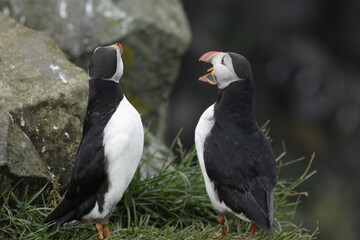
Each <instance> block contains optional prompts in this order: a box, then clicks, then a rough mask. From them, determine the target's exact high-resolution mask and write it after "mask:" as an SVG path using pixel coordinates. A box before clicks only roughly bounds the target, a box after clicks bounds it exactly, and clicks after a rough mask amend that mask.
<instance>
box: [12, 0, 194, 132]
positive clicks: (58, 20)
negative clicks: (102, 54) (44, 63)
mask: <svg viewBox="0 0 360 240" xmlns="http://www.w3.org/2000/svg"><path fill="white" fill-rule="evenodd" d="M9 2H10V5H11V15H12V16H13V17H14V18H15V19H17V20H18V21H19V22H20V23H22V24H24V25H25V26H28V27H30V28H33V29H36V30H39V31H44V32H46V33H48V34H49V35H50V36H52V37H53V38H54V39H55V41H56V42H57V43H58V44H59V46H60V47H61V49H62V50H63V51H64V52H65V53H66V54H68V56H69V57H70V59H71V60H72V61H73V62H75V63H76V64H77V65H78V66H81V67H82V68H84V69H86V68H87V65H88V59H90V55H91V53H92V51H93V49H94V48H95V47H97V46H99V45H104V44H110V43H113V42H116V41H120V42H121V43H123V45H124V47H125V52H124V55H123V57H124V59H125V71H126V72H127V74H126V75H125V76H124V77H125V79H124V84H123V88H124V90H126V92H127V93H128V95H129V98H130V100H132V102H133V103H134V105H135V106H136V107H137V109H139V110H140V112H141V113H142V115H143V116H144V117H145V122H146V123H149V122H151V123H152V129H153V130H156V135H157V136H160V137H163V136H164V132H165V129H166V120H167V107H168V98H169V95H170V93H171V90H172V86H173V83H174V81H175V79H176V76H177V73H178V70H179V66H180V57H181V55H182V54H183V53H184V51H185V50H186V48H187V46H188V45H189V42H190V38H191V34H190V30H189V25H188V22H187V19H186V16H185V13H184V11H183V8H182V5H181V2H180V0H122V1H113V0H101V1H95V0H78V1H71V0H60V1H48V0H42V1H41V0H38V1H20V0H9Z"/></svg>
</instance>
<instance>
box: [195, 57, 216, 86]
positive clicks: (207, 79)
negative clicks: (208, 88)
mask: <svg viewBox="0 0 360 240" xmlns="http://www.w3.org/2000/svg"><path fill="white" fill-rule="evenodd" d="M218 53H220V52H217V51H211V52H207V53H205V54H204V55H202V56H201V57H200V58H199V61H202V62H207V63H212V60H213V59H214V57H215V56H216V55H217V54H218ZM207 72H210V73H208V74H206V75H204V76H202V77H199V81H202V82H206V83H209V84H211V85H216V84H217V83H216V77H215V72H214V67H211V68H209V69H208V70H207Z"/></svg>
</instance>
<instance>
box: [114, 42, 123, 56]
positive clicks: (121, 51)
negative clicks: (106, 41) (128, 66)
mask: <svg viewBox="0 0 360 240" xmlns="http://www.w3.org/2000/svg"><path fill="white" fill-rule="evenodd" d="M113 46H115V47H118V48H119V49H120V54H122V53H123V51H124V49H123V47H122V46H121V44H120V43H114V44H113Z"/></svg>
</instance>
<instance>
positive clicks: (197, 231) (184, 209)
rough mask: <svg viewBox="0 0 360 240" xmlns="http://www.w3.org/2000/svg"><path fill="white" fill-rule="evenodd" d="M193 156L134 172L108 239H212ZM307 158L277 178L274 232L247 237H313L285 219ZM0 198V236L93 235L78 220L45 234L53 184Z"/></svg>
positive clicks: (240, 230) (210, 215) (240, 231)
mask: <svg viewBox="0 0 360 240" xmlns="http://www.w3.org/2000/svg"><path fill="white" fill-rule="evenodd" d="M174 144H175V141H174ZM174 144H173V145H174ZM172 147H173V146H172ZM195 155H196V154H195V151H191V152H190V153H187V154H185V156H184V157H183V159H182V162H181V164H179V165H176V166H175V168H172V166H173V165H168V167H166V166H164V168H163V170H162V171H161V172H160V173H159V174H158V176H155V177H152V178H146V179H140V173H139V171H137V173H136V175H135V177H134V180H133V182H132V183H131V185H130V186H129V188H128V190H127V191H126V192H125V194H124V196H123V199H122V200H121V202H120V203H119V204H118V207H117V210H116V211H115V213H114V215H113V216H112V218H111V219H110V230H111V232H112V236H113V237H111V238H110V239H119V238H134V239H199V240H200V239H212V238H213V233H214V232H218V231H219V227H218V225H217V217H216V216H215V215H214V212H213V210H212V207H211V204H210V202H209V199H208V197H207V195H206V191H205V186H204V183H203V179H202V175H201V171H200V168H199V167H198V166H197V165H195V166H193V162H194V161H193V160H194V157H195ZM168 158H169V155H168V156H167V157H166V159H165V161H166V162H169V159H168ZM281 158H282V156H280V157H279V159H278V167H279V168H285V167H286V166H287V165H288V164H296V161H293V162H291V161H290V162H288V163H285V164H283V163H282V160H281ZM311 162H312V160H310V161H309V166H308V168H307V169H306V170H305V172H304V174H303V175H302V176H301V177H299V178H296V179H286V180H279V181H278V184H277V186H276V190H275V218H276V225H277V231H276V233H275V234H272V235H269V234H267V233H265V232H262V231H260V230H257V232H256V234H255V236H254V237H253V238H252V239H264V240H271V239H277V240H282V239H287V240H291V239H293V240H299V239H304V240H305V239H306V240H311V239H316V235H317V233H318V231H317V230H315V231H308V230H306V229H304V228H301V226H297V225H295V224H293V223H291V222H289V221H288V219H290V217H291V216H293V215H294V214H295V210H296V206H297V205H298V203H299V202H300V197H301V196H302V195H304V194H306V193H298V192H297V191H296V187H297V186H298V185H300V184H301V183H303V182H304V181H306V180H307V179H308V178H309V177H310V176H311V175H312V174H313V173H314V172H312V173H309V168H310V164H311ZM169 166H171V167H169ZM1 196H2V197H1V199H0V204H1V206H2V207H1V209H0V239H1V240H2V239H29V240H31V239H63V240H65V239H67V240H71V239H72V240H75V239H97V236H96V231H95V228H94V226H90V225H83V224H80V225H74V226H65V227H63V228H62V230H61V231H57V232H55V233H52V234H51V235H48V234H45V230H46V228H47V226H46V225H45V224H43V223H42V221H43V219H44V218H45V217H46V216H47V214H49V213H50V211H51V210H52V209H53V207H54V204H56V203H55V202H59V200H60V199H59V197H58V194H57V184H52V185H51V189H50V190H49V189H47V190H45V187H44V188H43V189H41V190H39V191H38V192H37V193H36V194H34V195H31V196H29V195H28V194H27V193H25V194H24V196H21V197H17V196H15V194H14V193H13V192H12V190H8V191H6V192H3V193H2V194H1ZM35 202H36V204H35ZM228 227H229V230H230V233H237V236H242V237H243V239H245V237H247V235H248V232H249V224H247V223H244V222H242V221H241V220H238V219H236V218H234V217H232V216H230V215H229V216H228ZM224 239H230V238H224Z"/></svg>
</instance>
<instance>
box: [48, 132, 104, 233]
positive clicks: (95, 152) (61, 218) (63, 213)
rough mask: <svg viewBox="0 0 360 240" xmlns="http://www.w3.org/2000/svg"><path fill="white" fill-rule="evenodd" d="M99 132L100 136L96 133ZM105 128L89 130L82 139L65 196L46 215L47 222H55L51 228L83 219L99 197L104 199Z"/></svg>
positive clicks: (100, 201)
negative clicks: (92, 132) (103, 142)
mask: <svg viewBox="0 0 360 240" xmlns="http://www.w3.org/2000/svg"><path fill="white" fill-rule="evenodd" d="M96 135H97V136H96ZM103 163H104V148H103V146H102V131H101V132H98V133H96V134H88V135H86V136H85V137H84V138H83V140H82V141H81V144H80V147H79V150H78V154H77V158H76V163H75V167H74V172H73V178H72V181H71V183H70V187H69V189H68V191H67V192H66V194H65V198H64V199H63V200H62V202H61V203H60V204H59V206H58V207H57V208H56V209H55V210H54V211H53V212H52V213H51V214H50V215H49V216H48V217H47V218H46V219H45V222H53V221H54V222H56V224H54V225H53V226H52V227H51V228H49V229H48V232H51V231H53V230H56V228H58V226H61V225H63V224H64V223H66V222H70V221H72V220H80V219H81V217H82V216H84V215H86V214H87V213H89V212H90V210H91V209H92V208H93V207H94V206H95V203H96V201H97V200H98V202H99V203H102V202H103V201H104V199H103V197H104V193H105V192H106V191H107V188H108V182H107V178H106V172H105V164H103ZM99 207H102V204H99Z"/></svg>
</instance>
